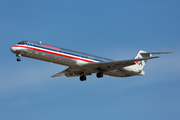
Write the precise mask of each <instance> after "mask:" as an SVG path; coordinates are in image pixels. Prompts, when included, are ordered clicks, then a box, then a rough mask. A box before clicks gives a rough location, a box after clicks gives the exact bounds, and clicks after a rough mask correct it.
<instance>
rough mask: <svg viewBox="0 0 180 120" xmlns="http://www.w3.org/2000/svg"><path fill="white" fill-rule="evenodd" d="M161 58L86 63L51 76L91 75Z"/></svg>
mask: <svg viewBox="0 0 180 120" xmlns="http://www.w3.org/2000/svg"><path fill="white" fill-rule="evenodd" d="M154 58H159V57H158V56H156V57H147V58H142V59H131V60H122V61H113V62H98V63H90V64H86V65H83V66H80V67H76V68H75V67H69V68H67V69H65V70H64V71H62V72H60V73H57V74H55V75H53V76H51V77H58V76H64V75H65V76H67V77H75V76H81V75H82V74H83V75H91V73H97V72H99V70H98V69H101V70H103V72H107V71H110V70H114V69H117V68H122V67H126V66H130V65H134V64H135V62H137V61H142V60H148V59H154Z"/></svg>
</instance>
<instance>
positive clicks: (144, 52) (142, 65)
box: [134, 50, 152, 70]
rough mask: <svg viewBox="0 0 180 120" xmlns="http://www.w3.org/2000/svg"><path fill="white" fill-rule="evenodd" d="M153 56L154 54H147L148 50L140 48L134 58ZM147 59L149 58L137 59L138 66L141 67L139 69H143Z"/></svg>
mask: <svg viewBox="0 0 180 120" xmlns="http://www.w3.org/2000/svg"><path fill="white" fill-rule="evenodd" d="M151 56H152V54H147V52H146V51H142V50H140V51H139V52H138V54H137V55H136V56H135V57H134V59H141V58H147V57H151ZM147 61H148V60H142V61H137V62H136V67H137V68H139V70H142V69H143V67H144V66H145V64H146V62H147Z"/></svg>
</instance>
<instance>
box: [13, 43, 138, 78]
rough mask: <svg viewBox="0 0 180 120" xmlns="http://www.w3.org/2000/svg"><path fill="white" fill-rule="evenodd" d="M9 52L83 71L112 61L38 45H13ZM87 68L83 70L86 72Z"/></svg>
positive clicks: (122, 71) (117, 73)
mask: <svg viewBox="0 0 180 120" xmlns="http://www.w3.org/2000/svg"><path fill="white" fill-rule="evenodd" d="M11 51H12V52H13V53H14V54H16V55H17V56H24V57H29V58H33V59H38V60H42V61H47V62H51V63H56V64H61V65H65V66H70V67H75V68H80V69H81V70H83V65H85V64H88V63H93V62H111V61H113V60H110V59H106V58H102V57H97V56H93V55H89V54H84V53H80V52H76V51H71V50H67V49H63V48H59V49H58V50H57V49H53V48H51V49H50V48H46V47H45V46H42V45H41V44H39V45H31V44H27V45H18V44H16V45H14V46H12V47H11ZM86 69H87V68H84V70H86ZM89 72H91V73H98V72H99V71H98V70H97V69H89ZM104 74H106V75H109V76H115V77H128V76H133V75H137V73H133V72H131V71H128V70H125V69H115V70H111V71H108V72H105V73H104Z"/></svg>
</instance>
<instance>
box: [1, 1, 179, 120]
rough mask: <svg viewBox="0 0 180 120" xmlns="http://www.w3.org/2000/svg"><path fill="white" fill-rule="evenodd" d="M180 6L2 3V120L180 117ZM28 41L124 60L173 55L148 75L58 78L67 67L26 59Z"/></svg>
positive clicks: (154, 63)
mask: <svg viewBox="0 0 180 120" xmlns="http://www.w3.org/2000/svg"><path fill="white" fill-rule="evenodd" d="M179 4H180V1H178V0H173V1H169V0H163V1H162V0H151V1H147V0H136V1H134V0H129V1H118V0H113V1H108V0H103V1H102V0H101V1H99V0H91V1H84V0H76V1H73V0H66V1H60V0H51V1H48V0H31V1H26V0H16V1H14V0H1V1H0V16H1V19H0V26H1V27H0V38H1V45H0V50H1V52H0V54H1V59H0V60H1V67H0V77H1V79H0V119H2V120H12V119H15V120H32V119H33V120H39V119H43V120H49V119H54V120H57V119H58V120H59V119H65V120H72V119H77V120H84V119H86V120H92V119H104V120H109V119H115V120H117V119H124V120H132V119H137V120H144V119H146V120H152V119H154V120H159V119H163V120H169V119H171V120H177V119H180V114H179V113H180V102H179V101H180V77H179V73H180V70H179V68H180V65H179V62H178V61H179V59H180V55H179V54H180V47H179V44H180V34H179V33H180V23H179V21H180V14H179V13H180V8H179ZM22 40H31V41H36V42H39V41H42V43H45V44H50V45H55V46H59V47H63V48H67V49H71V50H76V51H82V52H84V53H88V54H93V55H97V56H102V57H106V58H111V59H114V60H125V59H131V58H133V57H134V56H135V55H136V54H137V52H138V51H139V50H146V51H148V52H159V51H160V52H162V51H172V52H175V53H174V54H169V55H161V58H158V59H153V60H150V61H148V63H147V65H146V66H145V68H144V70H145V71H146V75H145V76H136V77H130V78H116V77H107V76H104V77H103V78H102V79H97V78H96V76H95V75H92V76H88V78H87V81H86V82H80V81H79V78H78V77H74V78H66V77H58V78H51V77H50V76H51V75H54V74H56V73H58V72H60V71H62V70H64V69H65V68H66V66H61V65H56V64H50V63H47V62H43V61H38V60H33V59H29V58H25V57H22V61H21V62H17V61H16V56H15V55H14V54H13V53H11V51H10V47H11V46H12V45H14V44H16V43H17V42H19V41H22Z"/></svg>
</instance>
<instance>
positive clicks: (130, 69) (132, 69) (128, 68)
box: [123, 66, 142, 74]
mask: <svg viewBox="0 0 180 120" xmlns="http://www.w3.org/2000/svg"><path fill="white" fill-rule="evenodd" d="M123 70H125V71H127V72H131V73H136V74H138V73H141V72H142V70H139V69H138V68H137V67H134V66H128V67H124V68H123Z"/></svg>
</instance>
